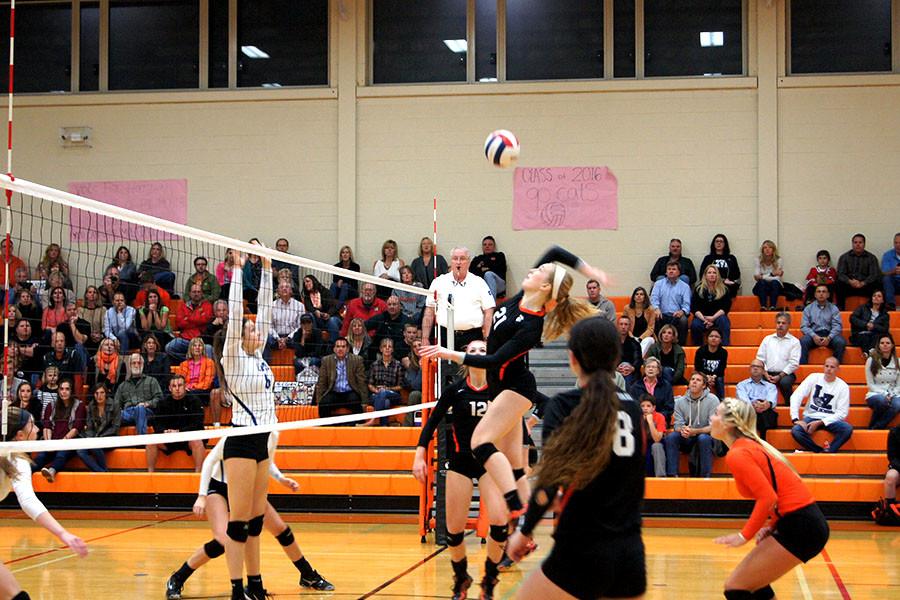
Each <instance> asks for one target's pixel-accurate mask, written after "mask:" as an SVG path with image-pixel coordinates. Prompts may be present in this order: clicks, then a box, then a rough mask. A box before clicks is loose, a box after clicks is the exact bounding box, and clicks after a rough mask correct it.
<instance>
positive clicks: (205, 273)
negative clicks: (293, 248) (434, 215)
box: [184, 256, 296, 302]
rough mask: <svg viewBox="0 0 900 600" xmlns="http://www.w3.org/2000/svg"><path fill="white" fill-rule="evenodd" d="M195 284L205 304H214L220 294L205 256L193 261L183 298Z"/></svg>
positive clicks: (220, 290)
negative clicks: (198, 287) (192, 270)
mask: <svg viewBox="0 0 900 600" xmlns="http://www.w3.org/2000/svg"><path fill="white" fill-rule="evenodd" d="M273 263H274V261H273ZM295 268H296V267H295ZM195 283H196V284H199V285H200V289H201V290H202V291H203V299H204V300H206V301H207V302H215V301H216V300H218V299H219V297H220V296H221V294H222V288H221V287H220V286H219V281H218V280H217V279H216V276H215V275H213V274H212V273H210V272H209V260H207V258H206V257H205V256H198V257H196V258H195V259H194V274H193V275H191V276H190V277H188V279H187V281H186V282H185V284H184V297H185V298H187V297H188V296H190V295H191V286H193V285H194V284H195Z"/></svg>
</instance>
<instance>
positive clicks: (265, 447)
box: [222, 432, 269, 463]
mask: <svg viewBox="0 0 900 600" xmlns="http://www.w3.org/2000/svg"><path fill="white" fill-rule="evenodd" d="M222 458H224V459H225V460H228V459H229V458H252V459H253V460H255V461H256V462H258V463H260V462H262V461H264V460H268V458H269V434H268V433H265V432H264V433H254V434H251V435H233V436H228V437H227V438H226V439H225V449H224V451H223V452H222Z"/></svg>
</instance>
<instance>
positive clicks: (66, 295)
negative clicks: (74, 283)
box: [38, 271, 75, 309]
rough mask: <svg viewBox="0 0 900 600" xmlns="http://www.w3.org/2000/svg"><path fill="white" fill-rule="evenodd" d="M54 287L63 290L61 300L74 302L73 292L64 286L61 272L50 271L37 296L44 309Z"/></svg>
mask: <svg viewBox="0 0 900 600" xmlns="http://www.w3.org/2000/svg"><path fill="white" fill-rule="evenodd" d="M56 288H60V289H62V291H63V300H64V301H65V303H66V304H74V302H75V292H73V291H72V290H70V289H68V288H66V280H65V278H64V277H63V276H62V273H60V272H59V271H51V272H50V274H49V275H48V276H47V285H46V286H45V287H44V289H43V290H42V291H41V293H40V294H38V298H39V300H40V304H41V306H42V307H44V309H46V308H47V307H48V306H50V304H51V298H50V296H51V294H52V293H53V291H54V290H55V289H56Z"/></svg>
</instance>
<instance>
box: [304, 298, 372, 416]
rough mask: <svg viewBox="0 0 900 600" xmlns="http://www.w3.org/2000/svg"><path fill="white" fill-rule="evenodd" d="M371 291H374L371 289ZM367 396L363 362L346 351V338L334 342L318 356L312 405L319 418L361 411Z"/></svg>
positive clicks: (347, 349)
mask: <svg viewBox="0 0 900 600" xmlns="http://www.w3.org/2000/svg"><path fill="white" fill-rule="evenodd" d="M373 291H374V290H373ZM368 399H369V388H368V387H367V385H366V371H365V368H364V367H363V361H362V360H361V359H360V358H359V357H358V356H354V355H352V354H349V345H348V344H347V339H346V338H342V337H339V338H338V339H337V340H335V342H334V354H329V355H328V356H326V357H325V358H323V359H322V368H321V369H319V380H318V381H317V382H316V404H317V405H318V406H319V416H320V417H331V416H333V415H340V414H359V413H362V411H363V409H362V405H363V403H364V402H367V401H368Z"/></svg>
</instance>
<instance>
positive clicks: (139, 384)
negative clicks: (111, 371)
mask: <svg viewBox="0 0 900 600" xmlns="http://www.w3.org/2000/svg"><path fill="white" fill-rule="evenodd" d="M127 365H128V377H127V378H126V379H124V380H123V381H122V383H120V384H119V388H118V389H117V390H116V404H118V405H119V407H120V408H121V409H122V425H134V426H135V430H136V432H137V433H138V435H143V434H145V433H147V425H148V423H149V421H150V419H151V418H152V417H153V412H154V411H155V410H156V406H157V405H158V404H159V401H160V400H161V399H162V389H161V388H160V387H159V383H158V382H157V381H156V379H155V378H153V377H150V376H149V375H146V374H145V373H144V357H143V356H141V355H140V354H131V355H130V356H128V362H127Z"/></svg>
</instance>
